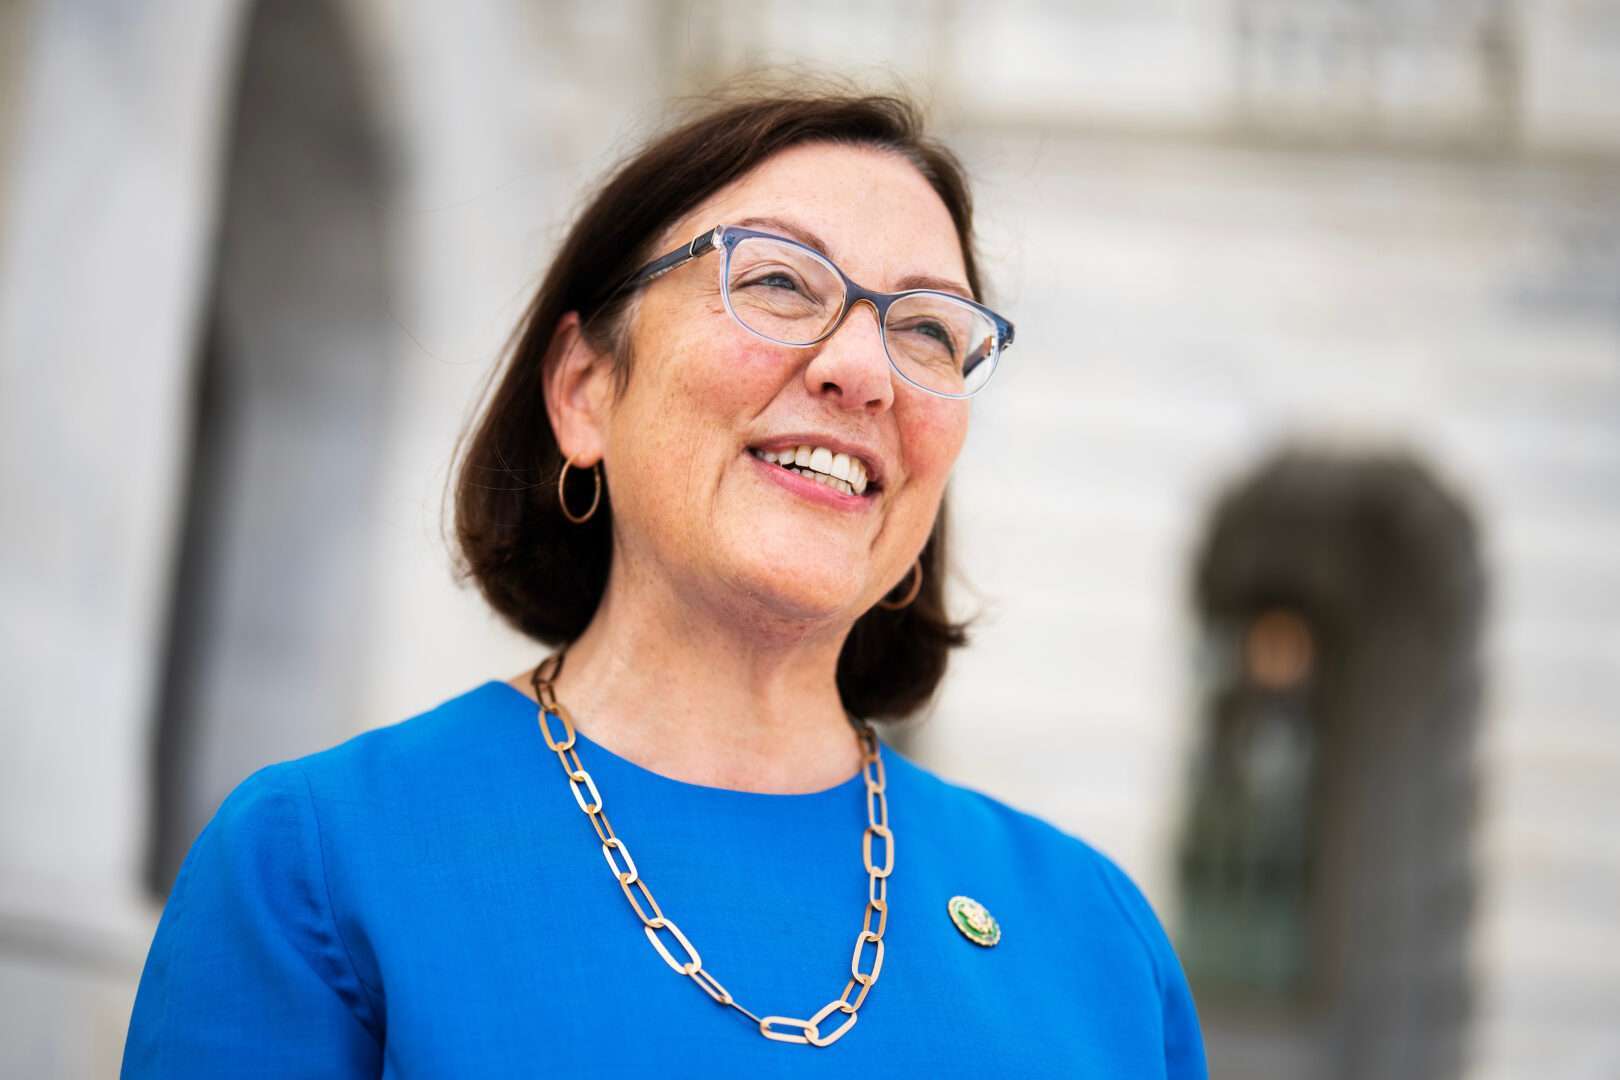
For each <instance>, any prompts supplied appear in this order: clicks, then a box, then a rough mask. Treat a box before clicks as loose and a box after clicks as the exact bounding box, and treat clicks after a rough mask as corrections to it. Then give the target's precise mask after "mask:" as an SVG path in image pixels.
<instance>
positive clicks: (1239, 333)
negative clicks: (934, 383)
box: [0, 0, 1620, 1080]
mask: <svg viewBox="0 0 1620 1080" xmlns="http://www.w3.org/2000/svg"><path fill="white" fill-rule="evenodd" d="M761 69H764V70H767V71H775V72H777V73H778V74H779V75H781V76H783V77H785V78H787V79H789V80H790V81H791V80H792V79H793V78H794V77H796V73H797V75H805V74H809V73H818V74H828V73H830V74H834V75H838V76H841V77H844V78H847V79H850V80H852V81H854V82H855V83H857V84H859V85H862V86H867V87H872V88H875V89H896V88H898V89H901V90H904V91H906V92H909V93H911V94H913V95H915V96H916V97H917V98H918V99H920V100H921V101H922V102H923V103H924V104H925V105H926V106H927V108H928V111H929V113H930V115H931V117H932V118H933V121H934V123H935V126H936V129H937V131H938V132H939V134H941V135H942V136H943V137H944V138H945V139H946V140H947V141H948V142H949V143H951V144H952V145H953V146H954V147H956V148H957V150H958V151H959V152H960V154H961V155H962V156H963V158H964V159H965V161H966V163H967V165H968V168H969V170H970V173H971V174H972V176H973V178H974V181H975V184H976V193H977V198H978V200H979V208H980V217H979V226H980V232H981V240H982V247H983V251H984V255H985V258H986V265H987V269H988V277H989V280H990V281H991V282H992V283H993V290H994V291H993V295H992V296H991V297H990V299H991V301H992V302H993V303H995V304H996V306H997V307H998V308H1000V309H1002V310H1004V311H1006V312H1008V313H1009V315H1010V316H1011V317H1012V318H1013V319H1015V321H1016V322H1017V324H1018V331H1019V332H1018V344H1017V347H1016V348H1015V349H1014V350H1013V351H1012V352H1010V353H1009V354H1008V358H1007V362H1006V365H1005V366H1004V368H1003V370H1002V372H1001V373H1000V374H999V375H998V376H997V379H996V381H995V382H994V383H993V384H992V386H991V387H990V388H989V390H988V391H987V392H986V393H985V394H984V396H982V397H980V398H979V399H977V401H976V402H975V405H974V414H975V415H974V420H973V431H972V434H971V436H970V439H969V442H968V445H967V447H966V449H965V451H964V453H963V455H962V458H961V460H960V464H959V466H958V469H957V473H956V477H955V481H954V487H953V500H954V504H953V509H954V517H955V525H956V528H957V531H958V536H959V542H958V545H957V551H956V555H957V558H958V561H959V570H960V574H959V577H958V580H957V582H956V583H955V586H954V587H955V589H956V598H957V604H958V608H959V610H961V611H964V612H968V611H976V612H978V613H980V618H979V621H978V623H977V626H976V632H975V636H974V643H973V645H972V646H971V648H970V649H968V650H967V651H966V652H964V653H963V654H961V655H960V656H959V657H958V659H957V660H956V661H955V664H954V667H953V670H952V673H951V675H950V676H949V678H948V680H947V683H946V687H945V690H944V692H943V694H942V695H941V697H940V699H939V701H938V703H937V706H936V707H935V708H934V709H933V710H932V713H931V715H929V716H928V717H926V718H924V719H923V720H922V721H921V722H916V723H910V724H908V725H906V726H905V727H903V728H900V729H894V730H891V733H890V737H891V738H892V739H893V740H894V741H895V742H896V743H897V744H898V745H900V746H901V747H902V748H903V749H905V750H906V751H907V752H909V753H911V754H913V755H914V756H915V757H917V758H918V759H919V760H921V761H922V762H923V763H924V764H926V765H929V766H930V767H932V768H934V769H937V770H938V771H940V772H942V773H944V774H945V775H947V776H948V777H951V778H952V779H955V780H958V781H960V782H963V783H966V784H968V785H970V786H973V787H977V788H980V789H982V790H985V791H988V792H990V793H992V794H994V795H996V796H998V797H1000V798H1002V799H1004V800H1006V801H1008V802H1011V803H1012V804H1014V805H1015V806H1019V807H1021V808H1024V809H1027V810H1030V811H1033V812H1036V813H1039V814H1041V815H1044V816H1046V817H1048V818H1050V819H1051V820H1053V821H1055V822H1056V823H1058V824H1059V825H1061V826H1062V827H1063V828H1065V829H1067V830H1069V831H1071V832H1073V833H1075V834H1077V835H1080V836H1082V837H1084V838H1086V839H1087V840H1089V841H1091V842H1092V843H1093V844H1095V845H1097V846H1098V847H1100V848H1101V849H1103V850H1104V851H1106V852H1108V853H1109V854H1111V855H1112V856H1113V857H1114V858H1116V859H1117V860H1118V861H1119V862H1120V863H1121V864H1122V865H1123V866H1124V867H1125V868H1126V869H1127V870H1128V871H1129V872H1130V873H1131V874H1132V875H1133V876H1134V877H1135V878H1136V879H1137V881H1139V882H1140V883H1141V884H1142V886H1143V888H1144V890H1145V891H1146V892H1147V894H1148V895H1149V897H1150V899H1151V900H1152V901H1153V903H1154V905H1155V907H1156V908H1157V910H1158V911H1159V913H1160V915H1161V917H1162V918H1163V920H1164V921H1165V923H1166V925H1167V926H1168V927H1169V929H1170V930H1171V932H1172V935H1173V936H1174V938H1175V941H1176V944H1177V948H1178V950H1179V951H1180V953H1181V956H1182V959H1183V962H1184V964H1185V965H1186V967H1187V969H1188V972H1189V974H1190V976H1191V978H1192V980H1193V985H1194V988H1195V992H1196V996H1197V999H1198V1005H1199V1008H1200V1012H1201V1015H1202V1018H1203V1023H1204V1028H1205V1033H1206V1038H1207V1040H1208V1044H1209V1051H1210V1057H1211V1062H1212V1067H1213V1073H1214V1075H1215V1076H1217V1077H1226V1078H1244V1077H1255V1078H1269V1077H1278V1078H1290V1080H1292V1078H1303V1080H1313V1078H1323V1080H1327V1078H1335V1080H1337V1078H1405V1077H1415V1078H1417V1077H1421V1078H1453V1077H1469V1078H1475V1077H1478V1078H1487V1077H1488V1078H1504V1080H1505V1078H1518V1077H1526V1076H1536V1077H1560V1078H1562V1077H1572V1078H1574V1077H1578V1078H1588V1077H1591V1078H1598V1077H1603V1078H1614V1077H1620V922H1617V917H1616V915H1617V912H1620V730H1617V725H1620V705H1617V702H1620V0H1444V2H1442V0H1084V2H1075V3H1069V4H1059V3H1037V2H1028V0H1024V2H1013V0H1002V2H998V3H977V2H971V0H954V2H947V0H940V2H925V0H910V2H900V3H881V4H875V3H871V2H859V3H857V2H847V3H844V2H830V0H823V2H806V0H796V2H793V3H781V2H774V0H748V2H734V0H670V2H657V0H581V2H577V3H574V2H566V0H555V2H547V3H539V2H530V3H521V2H515V0H485V2H480V3H475V4H431V3H425V2H422V3H396V2H393V0H386V2H385V0H342V2H337V0H334V2H329V3H314V2H277V3H264V2H248V0H230V2H219V3H201V4H199V3H190V2H184V0H149V2H146V3H142V4H123V3H111V2H102V3H98V2H91V0H82V2H76V3H75V2H62V3H44V2H25V0H0V597H3V602H0V643H3V646H4V651H3V654H0V656H3V658H0V690H3V702H4V704H3V708H0V747H3V749H0V1073H3V1074H4V1075H6V1076H17V1077H25V1076H26V1077H41V1078H54V1077H64V1078H66V1077H92V1076H109V1075H113V1074H114V1073H115V1072H116V1069H117V1062H118V1060H119V1056H120V1054H121V1051H122V1045H123V1037H124V1032H125V1028H126V1026H127V1023H128V1018H129V1009H130V1005H131V1002H132V1000H133V994H134V989H135V985H136V981H137V979H138V977H139V973H140V967H141V964H142V962H143V960H144V957H145V953H146V948H147V946H148V944H149V942H150V938H151V933H152V930H153V927H154V925H155V919H156V916H157V913H158V911H159V910H160V908H161V905H162V902H163V900H164V897H165V896H166V894H167V890H168V888H169V885H170V882H171V881H172V878H173V875H174V872H175V870H176V868H177V866H178V864H179V861H180V859H181V858H182V857H183V855H184V853H185V851H186V849H187V847H188V846H189V844H190V843H191V841H192V839H193V838H194V837H195V835H196V833H197V831H198V830H199V829H200V827H201V826H202V824H203V823H204V822H205V821H206V820H207V818H208V817H209V816H210V815H211V813H212V811H213V809H214V807H215V806H217V805H218V803H219V801H220V799H221V798H222V797H223V796H224V795H225V793H226V792H227V791H229V790H230V788H231V787H233V786H234V785H235V784H236V783H237V782H238V781H239V780H241V779H242V778H243V777H244V776H246V775H247V774H248V773H249V772H251V771H252V770H253V769H255V768H256V767H258V766H259V765H261V764H264V763H266V762H270V761H274V760H280V759H283V758H286V757H291V756H295V755H299V754H303V753H306V752H309V751H313V750H316V749H319V748H322V747H325V746H328V745H330V744H332V743H334V742H336V741H339V740H341V739H343V738H345V737H347V736H349V735H351V734H354V733H356V732H359V731H362V730H364V729H366V728H370V727H374V726H377V725H381V724H387V723H392V722H394V721H397V720H400V719H403V718H405V717H407V716H410V715H413V714H415V713H418V712H421V711H424V710H425V709H427V708H429V707H431V706H433V705H435V704H437V703H438V702H440V701H443V700H445V699H446V698H449V697H452V696H455V695H457V694H459V693H461V692H462V691H464V690H466V689H469V688H471V687H472V686H474V685H476V684H477V683H479V682H481V681H483V680H484V679H486V678H490V677H505V676H506V675H507V674H510V673H511V672H513V671H516V670H518V669H520V668H521V667H523V666H525V665H529V664H532V663H533V662H534V661H535V659H537V657H538V650H537V648H536V647H535V646H533V645H532V644H530V643H527V642H525V641H523V640H521V639H520V638H518V637H517V636H516V635H515V634H514V633H513V632H511V631H508V630H506V629H505V628H503V627H502V626H501V625H499V624H498V623H497V622H496V621H495V619H494V618H493V617H492V616H491V615H490V614H489V613H487V611H486V610H485V609H484V608H483V606H482V604H481V602H480V601H479V600H478V598H477V597H476V595H475V594H474V593H472V592H470V591H466V590H462V589H459V588H457V587H456V585H455V584H454V582H453V581H452V577H451V573H450V563H449V555H448V552H447V548H446V543H445V539H444V535H445V534H444V531H443V528H442V525H441V499H442V498H443V493H444V490H445V485H446V483H447V480H448V477H449V468H450V462H451V457H452V452H453V450H454V442H455V438H456V435H457V433H458V432H459V431H460V430H461V428H462V427H463V425H464V424H465V423H466V422H467V421H468V419H469V418H470V416H471V414H472V409H473V408H474V406H475V404H476V401H477V398H478V395H479V392H480V390H481V389H482V387H483V385H484V380H485V379H486V378H487V377H488V375H489V373H490V370H491V368H492V366H493V365H494V363H495V362H496V359H497V354H498V352H499V349H500V346H501V343H502V341H503V339H504V337H505V335H506V333H507V332H508V331H509V330H510V328H511V327H512V325H513V324H514V322H515V321H516V319H517V317H518V315H519V313H520V311H521V308H522V306H523V304H524V302H525V301H526V299H527V298H528V296H529V295H530V294H531V292H532V291H533V290H534V288H535V287H536V285H537V284H538V281H539V277H540V275H541V274H542V273H543V271H544V269H545V266H546V261H547V259H548V257H549V255H550V252H551V251H552V250H553V248H554V247H555V245H556V244H557V243H558V241H559V240H560V238H561V236H562V235H563V232H564V230H565V228H566V227H567V225H568V223H569V221H570V217H571V214H572V213H573V212H574V211H575V210H576V209H577V207H578V206H579V205H580V203H581V200H582V199H583V198H584V192H586V190H587V186H586V185H588V184H589V183H590V182H591V181H592V179H593V178H595V177H598V176H599V175H601V173H602V172H603V171H604V170H605V169H606V168H607V167H608V166H610V165H611V163H612V162H613V161H614V160H616V159H617V158H618V157H619V156H620V155H622V154H623V153H625V152H626V151H627V150H629V149H630V148H631V147H633V146H634V145H635V144H636V143H637V142H638V140H639V139H641V138H642V137H644V136H645V135H646V134H648V133H650V132H652V131H654V130H656V129H657V128H658V127H659V125H660V124H661V123H662V122H663V121H664V120H665V118H666V117H667V116H668V115H669V114H670V109H671V102H672V101H674V100H675V99H678V98H680V97H681V96H683V95H690V94H694V93H702V92H705V91H708V90H712V89H714V88H716V87H723V86H724V85H726V84H727V82H728V80H735V79H736V78H738V77H739V75H740V74H741V73H744V72H757V71H759V70H761ZM1052 902H1053V903H1057V904H1061V903H1062V902H1063V898H1062V897H1053V898H1052Z"/></svg>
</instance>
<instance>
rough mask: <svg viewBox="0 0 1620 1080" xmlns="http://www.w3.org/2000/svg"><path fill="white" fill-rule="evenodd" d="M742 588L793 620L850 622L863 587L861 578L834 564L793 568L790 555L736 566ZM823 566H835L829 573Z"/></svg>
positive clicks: (772, 610)
mask: <svg viewBox="0 0 1620 1080" xmlns="http://www.w3.org/2000/svg"><path fill="white" fill-rule="evenodd" d="M739 570H740V571H741V572H740V573H739V574H738V575H737V576H738V577H739V578H740V579H741V580H740V582H739V584H740V585H741V591H742V592H744V593H746V595H747V596H748V597H749V598H750V599H751V600H752V601H753V602H754V603H755V604H756V605H758V606H759V607H761V608H764V609H765V611H766V612H768V613H769V614H770V615H774V616H775V617H777V618H780V619H785V620H789V621H792V622H830V621H845V622H851V623H853V622H854V621H855V618H856V617H857V616H858V615H859V614H860V612H859V611H858V610H857V608H858V607H859V605H860V602H861V597H862V595H863V594H864V591H865V588H864V587H865V582H864V580H860V579H858V578H857V577H856V576H855V575H851V574H848V573H843V572H837V571H836V570H834V568H831V567H826V568H823V572H817V571H816V570H814V569H809V570H807V569H804V568H795V567H794V566H793V561H792V560H791V559H783V560H780V561H768V562H755V563H754V564H753V565H749V566H747V567H746V568H742V567H739ZM825 570H834V572H831V573H828V572H824V571H825Z"/></svg>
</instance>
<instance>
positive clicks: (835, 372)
mask: <svg viewBox="0 0 1620 1080" xmlns="http://www.w3.org/2000/svg"><path fill="white" fill-rule="evenodd" d="M859 307H864V308H865V309H866V311H865V312H860V311H856V310H855V309H856V308H859ZM868 313H870V316H871V317H870V318H868V317H867V314H868ZM892 376H893V373H892V372H891V371H890V369H889V354H888V353H886V352H885V351H884V349H883V330H882V327H881V325H880V324H879V322H878V313H877V308H876V307H875V306H874V305H873V304H872V302H871V301H870V300H857V301H856V302H855V303H854V304H852V305H851V306H850V310H849V312H848V313H847V314H846V315H845V316H844V322H843V325H842V326H840V327H839V328H838V329H837V330H834V331H833V333H832V335H831V336H830V337H828V338H827V339H826V340H825V341H823V342H822V343H821V344H820V345H819V346H818V347H817V348H816V353H815V355H814V356H813V357H812V358H811V360H810V363H809V364H808V365H807V366H806V367H805V369H804V383H805V387H806V389H808V390H809V391H810V395H811V396H812V397H824V398H827V399H829V400H831V401H832V402H833V403H834V404H835V405H837V406H839V407H840V408H844V409H852V410H858V411H861V412H866V413H872V414H877V413H881V412H883V411H884V410H885V409H887V408H889V406H891V405H893V404H894V379H893V377H892Z"/></svg>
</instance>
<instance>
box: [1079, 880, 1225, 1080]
mask: <svg viewBox="0 0 1620 1080" xmlns="http://www.w3.org/2000/svg"><path fill="white" fill-rule="evenodd" d="M1097 862H1098V868H1099V870H1100V872H1101V874H1102V878H1103V881H1104V882H1105V883H1106V884H1107V886H1108V889H1109V891H1110V892H1112V893H1113V895H1114V900H1115V901H1116V902H1117V903H1118V904H1119V906H1120V909H1121V911H1122V912H1123V913H1124V915H1125V917H1126V919H1127V920H1128V921H1130V922H1131V923H1132V924H1133V925H1134V926H1135V927H1136V932H1137V933H1138V934H1139V935H1140V936H1141V938H1142V942H1143V944H1144V945H1145V946H1146V947H1147V950H1148V955H1149V956H1150V957H1151V958H1152V961H1153V973H1154V977H1155V978H1156V979H1157V980H1158V984H1159V1008H1160V1014H1161V1018H1162V1021H1161V1022H1162V1027H1163V1031H1164V1076H1165V1080H1208V1077H1209V1065H1208V1063H1207V1062H1206V1061H1205V1059H1204V1036H1203V1033H1202V1031H1201V1030H1200V1029H1199V1026H1198V1011H1197V1009H1196V1008H1195V1007H1194V1006H1193V997H1192V989H1191V988H1190V987H1189V986H1188V985H1187V975H1186V972H1184V971H1183V970H1182V968H1181V961H1180V960H1179V959H1178V958H1177V957H1176V951H1175V949H1174V948H1173V947H1172V946H1171V944H1170V938H1169V936H1168V935H1166V934H1165V932H1164V926H1163V924H1161V923H1160V922H1159V919H1158V916H1157V915H1155V914H1154V913H1153V907H1152V905H1151V904H1149V903H1148V901H1147V897H1145V896H1143V895H1142V891H1141V890H1140V889H1138V888H1137V887H1136V883H1135V882H1134V881H1132V880H1131V879H1130V877H1129V876H1128V875H1127V874H1126V873H1125V871H1123V870H1121V869H1120V868H1119V867H1118V866H1116V865H1114V863H1113V862H1112V861H1111V860H1109V859H1108V858H1107V857H1106V856H1102V855H1100V854H1099V856H1098V860H1097Z"/></svg>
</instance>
